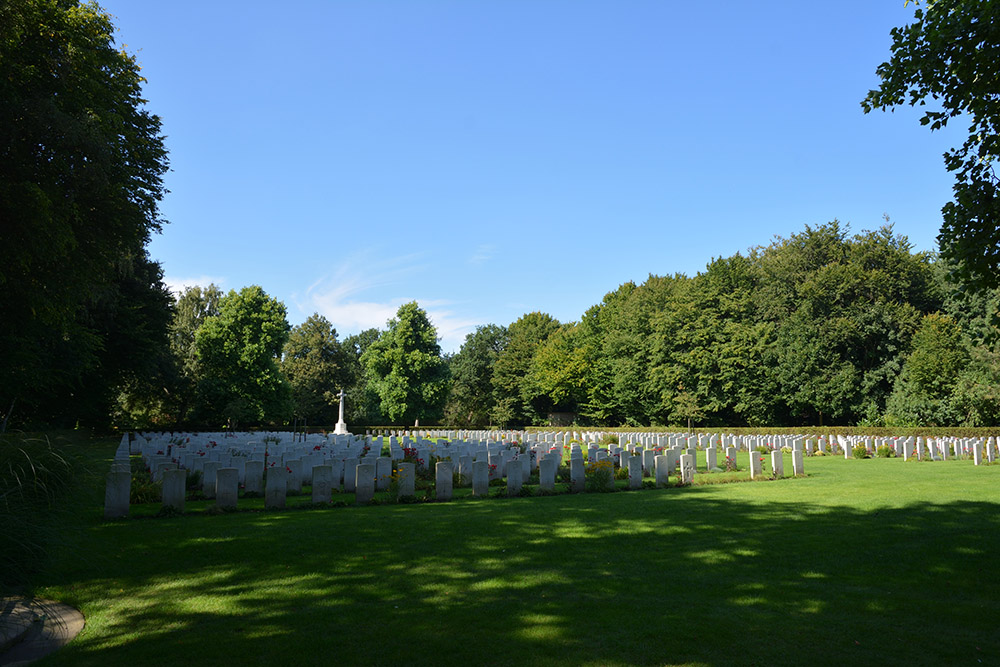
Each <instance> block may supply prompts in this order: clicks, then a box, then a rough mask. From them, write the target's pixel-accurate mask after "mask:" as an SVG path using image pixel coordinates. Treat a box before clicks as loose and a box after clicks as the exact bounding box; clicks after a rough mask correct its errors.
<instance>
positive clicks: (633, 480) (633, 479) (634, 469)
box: [628, 456, 642, 490]
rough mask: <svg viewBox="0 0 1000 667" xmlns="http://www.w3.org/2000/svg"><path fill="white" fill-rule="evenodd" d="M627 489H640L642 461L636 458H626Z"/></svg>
mask: <svg viewBox="0 0 1000 667" xmlns="http://www.w3.org/2000/svg"><path fill="white" fill-rule="evenodd" d="M628 488H630V489H633V490H635V489H641V488H642V459H641V458H639V457H638V456H630V457H628Z"/></svg>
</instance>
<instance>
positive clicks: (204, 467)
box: [144, 443, 717, 492]
mask: <svg viewBox="0 0 1000 667" xmlns="http://www.w3.org/2000/svg"><path fill="white" fill-rule="evenodd" d="M426 444H428V445H430V447H433V443H426ZM152 447H155V445H154V446H151V447H150V449H151V448H152ZM390 450H391V457H390V460H391V461H398V460H401V459H402V458H403V452H402V450H401V449H399V448H398V447H396V445H395V443H392V444H391V445H390ZM359 451H360V450H355V451H350V450H344V451H341V452H333V453H332V454H331V453H330V452H325V453H324V452H319V453H316V452H309V453H306V452H304V451H300V450H289V451H287V452H285V453H284V454H282V455H280V456H279V458H278V459H277V461H274V460H272V464H271V465H272V466H274V465H275V464H276V463H277V464H279V467H282V468H288V470H289V475H290V477H291V484H292V485H293V486H294V487H296V489H297V488H298V487H300V486H301V484H303V483H305V482H306V481H307V480H308V479H310V478H311V475H312V469H313V468H314V467H315V466H319V465H323V464H324V463H326V464H331V465H337V466H340V465H341V464H342V463H343V464H344V465H345V466H346V465H350V463H351V462H352V460H353V463H355V464H356V463H357V459H358V458H359ZM376 451H378V449H377V448H376V449H374V450H372V451H371V453H370V455H369V457H365V458H373V459H375V460H376V461H377V460H378V457H377V454H375V452H376ZM431 451H432V450H431V449H422V450H418V456H419V457H420V459H421V463H420V464H418V465H419V467H421V468H424V469H426V467H427V464H428V462H429V460H430V453H431ZM551 451H553V452H559V463H560V464H561V462H562V458H561V448H557V447H554V448H551ZM687 451H688V453H690V454H692V455H694V454H695V452H696V450H695V449H693V448H691V449H689V450H687ZM160 453H161V452H157V454H160ZM171 453H172V452H168V453H167V454H166V455H164V456H158V455H153V454H152V453H151V452H150V451H149V450H148V449H147V450H145V451H144V455H145V456H146V460H147V465H148V467H149V468H150V470H151V471H152V474H153V478H154V480H155V481H162V479H163V475H164V473H165V472H166V471H168V470H170V469H175V468H178V467H184V468H188V469H192V470H195V471H198V472H201V473H202V474H203V477H204V483H205V484H206V485H207V487H208V488H209V489H211V486H212V484H213V483H214V479H215V473H216V471H217V470H218V469H220V468H224V467H234V468H236V469H237V470H238V475H239V481H240V483H246V482H247V473H246V465H247V464H248V463H252V462H254V461H260V462H261V463H263V462H264V459H263V452H262V451H260V450H259V449H254V450H253V451H252V452H251V453H250V454H249V458H244V457H243V456H230V455H229V454H227V453H225V452H220V451H212V452H210V453H209V456H208V457H201V456H197V455H195V454H187V455H185V456H184V460H183V461H178V460H177V459H176V457H175V459H174V460H171V459H170V455H171ZM173 453H176V452H173ZM438 453H439V455H440V456H441V457H442V458H454V459H462V458H464V457H466V456H469V455H471V454H472V452H471V451H470V450H469V449H468V448H466V449H461V448H458V449H454V448H449V446H447V445H446V446H445V447H444V448H439V450H438ZM544 453H545V448H544V447H543V446H537V445H536V446H534V447H533V448H532V449H530V450H528V452H527V454H528V455H529V456H530V460H531V466H532V469H537V468H538V463H539V459H540V457H541V456H543V455H544ZM587 453H588V459H589V460H590V461H595V460H602V459H605V458H609V457H612V456H613V457H614V458H615V459H616V460H618V463H619V465H620V466H621V467H625V461H624V459H623V458H622V457H623V456H625V455H629V454H633V455H636V456H640V455H641V457H642V467H643V470H644V471H646V474H647V475H650V474H651V473H650V472H649V471H650V470H651V468H652V465H653V457H654V455H655V452H654V451H653V450H644V449H642V446H641V445H625V446H624V447H623V446H620V445H611V448H610V449H609V450H602V449H599V448H598V447H597V446H596V445H593V444H592V445H590V446H589V447H588V452H587ZM666 453H667V455H668V456H673V459H674V465H675V468H676V466H677V465H678V462H679V457H680V455H681V453H682V452H681V450H680V448H679V447H676V448H674V449H670V450H666ZM571 455H572V456H574V457H576V456H580V457H582V450H581V449H580V447H579V445H574V446H573V448H572V452H571ZM291 456H294V457H297V458H287V457H291ZM331 456H333V458H329V457H331ZM487 456H488V461H489V464H490V470H491V473H490V477H491V479H492V478H496V477H503V476H505V468H506V465H507V463H508V462H509V461H510V460H511V459H513V458H517V457H519V456H523V454H522V453H521V452H520V450H519V449H511V448H509V447H505V446H504V445H503V444H501V443H488V447H487V446H485V445H482V443H480V446H479V449H477V450H476V451H475V458H476V459H484V458H487ZM705 457H706V468H707V469H709V470H712V469H715V468H716V465H717V462H716V455H715V448H714V447H709V448H707V449H706V450H705ZM386 464H387V465H388V462H386ZM470 465H471V461H470ZM251 467H254V466H253V465H251ZM338 476H339V470H338ZM250 486H251V488H253V487H254V483H253V475H250ZM209 492H210V491H209Z"/></svg>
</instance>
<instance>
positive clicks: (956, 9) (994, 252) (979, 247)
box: [862, 0, 1000, 288]
mask: <svg viewBox="0 0 1000 667" xmlns="http://www.w3.org/2000/svg"><path fill="white" fill-rule="evenodd" d="M891 35H892V47H891V49H892V57H891V58H890V59H889V60H888V61H886V62H884V63H882V64H881V65H879V67H878V69H877V73H878V75H879V77H880V78H881V80H882V82H881V85H880V86H879V87H878V88H876V89H875V90H872V91H870V92H869V93H868V95H867V97H865V99H864V100H863V101H862V108H863V109H864V111H865V113H868V112H870V111H872V110H873V109H882V110H883V111H884V110H886V109H891V108H894V107H897V106H901V105H904V104H909V105H910V106H917V105H919V106H924V105H925V104H927V102H929V101H933V102H935V103H936V105H935V107H934V108H931V109H928V110H927V111H925V112H924V114H923V116H922V117H921V118H920V122H921V124H923V125H927V126H929V127H930V129H931V130H937V129H940V128H942V127H945V126H946V125H947V124H948V122H949V121H951V120H953V119H960V120H965V121H967V122H968V123H969V133H968V138H967V139H966V140H965V141H964V142H963V143H962V145H961V146H958V147H956V148H953V149H951V150H949V151H948V152H947V153H945V155H944V162H945V167H946V169H947V170H948V171H950V172H952V173H954V174H955V185H954V186H953V190H954V200H953V201H951V202H948V203H947V204H945V206H944V208H943V209H942V213H943V216H944V220H943V224H942V226H941V234H940V236H939V237H938V240H939V242H940V246H941V253H942V255H943V256H944V257H945V258H946V259H949V260H952V262H953V265H952V269H953V273H954V275H955V276H956V277H957V278H958V279H959V280H961V281H962V282H963V283H965V284H968V285H971V286H973V287H974V288H990V287H996V286H997V285H998V284H1000V271H998V269H1000V191H998V179H997V175H996V170H995V167H994V162H995V161H996V159H997V158H998V156H1000V97H998V96H997V85H998V84H997V82H998V80H1000V4H998V3H996V2H992V1H991V0H935V1H934V2H928V3H925V7H923V8H918V9H917V10H916V13H915V15H914V22H913V23H911V24H909V25H906V26H903V27H899V28H894V29H893V30H892V33H891Z"/></svg>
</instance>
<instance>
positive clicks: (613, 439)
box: [601, 433, 618, 445]
mask: <svg viewBox="0 0 1000 667" xmlns="http://www.w3.org/2000/svg"><path fill="white" fill-rule="evenodd" d="M601 444H602V445H617V444H618V436H617V435H616V434H614V433H605V434H604V435H602V436H601Z"/></svg>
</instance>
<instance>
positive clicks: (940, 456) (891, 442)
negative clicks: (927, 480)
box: [838, 436, 1000, 466]
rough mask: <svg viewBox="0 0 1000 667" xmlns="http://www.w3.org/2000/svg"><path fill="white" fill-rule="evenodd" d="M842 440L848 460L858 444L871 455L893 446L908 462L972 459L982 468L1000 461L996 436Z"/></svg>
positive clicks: (839, 438)
mask: <svg viewBox="0 0 1000 667" xmlns="http://www.w3.org/2000/svg"><path fill="white" fill-rule="evenodd" d="M838 441H839V442H840V444H841V446H842V447H843V448H844V457H845V458H850V457H851V456H852V455H853V454H852V452H853V449H854V447H855V446H857V445H862V446H864V447H865V449H866V450H867V452H868V453H869V455H871V454H874V453H875V452H876V451H877V449H878V448H879V447H883V446H889V447H891V448H892V449H893V452H894V453H895V455H896V456H899V457H902V459H903V460H904V461H905V460H908V459H910V458H916V459H917V460H918V461H922V460H923V459H924V458H925V457H927V458H928V459H930V460H932V461H947V460H948V458H949V456H954V457H956V458H958V457H963V456H965V457H971V458H972V460H973V463H974V464H975V465H977V466H978V465H982V464H983V462H984V460H985V461H986V462H988V463H993V462H994V461H996V460H997V459H998V458H1000V449H998V446H997V444H998V443H997V440H996V438H994V437H993V436H990V437H988V438H960V437H928V438H924V437H922V436H917V437H913V436H910V437H908V438H873V437H867V436H852V437H845V436H838Z"/></svg>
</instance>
